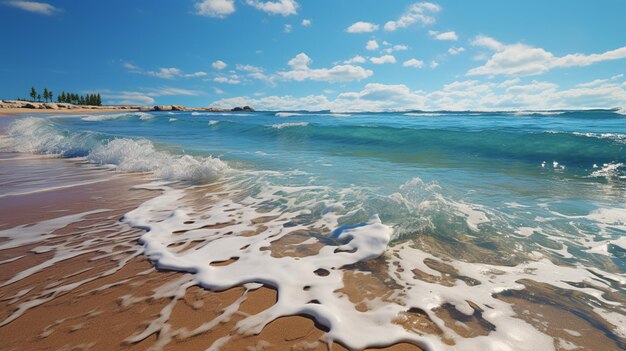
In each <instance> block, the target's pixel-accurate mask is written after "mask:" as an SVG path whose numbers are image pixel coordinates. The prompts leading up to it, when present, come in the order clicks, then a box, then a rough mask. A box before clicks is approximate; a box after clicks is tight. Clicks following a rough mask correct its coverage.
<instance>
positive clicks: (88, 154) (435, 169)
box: [0, 110, 626, 350]
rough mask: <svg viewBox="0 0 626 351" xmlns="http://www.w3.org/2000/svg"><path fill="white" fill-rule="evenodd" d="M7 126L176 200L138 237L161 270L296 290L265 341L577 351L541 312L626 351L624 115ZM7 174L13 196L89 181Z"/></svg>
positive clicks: (268, 313)
mask: <svg viewBox="0 0 626 351" xmlns="http://www.w3.org/2000/svg"><path fill="white" fill-rule="evenodd" d="M0 122H1V123H2V125H1V126H0V128H2V132H1V133H2V134H1V136H0V151H2V152H10V153H19V154H42V155H51V156H54V157H63V158H72V159H76V160H79V161H80V165H77V166H76V167H83V168H85V169H86V170H90V169H91V170H93V169H96V168H97V169H102V168H105V169H106V172H109V173H110V174H111V176H115V175H116V174H119V173H120V172H122V173H136V172H140V173H146V174H148V176H149V177H151V179H152V180H153V181H152V182H151V183H150V184H147V185H145V187H147V188H150V189H154V190H158V191H159V194H160V195H158V196H156V197H155V198H153V199H151V200H148V201H147V202H145V203H143V204H141V205H140V206H139V207H137V208H135V209H133V210H132V211H130V212H128V213H127V214H126V215H125V216H124V217H123V218H122V219H121V221H122V222H123V223H124V224H125V225H128V226H132V227H135V228H141V229H144V230H145V231H146V232H145V234H143V236H142V237H141V239H140V243H138V244H137V245H142V246H143V248H144V251H143V254H144V255H146V256H147V257H148V258H150V260H152V261H153V262H154V264H155V265H156V266H157V267H158V268H159V269H162V270H173V271H180V272H189V273H192V275H193V277H194V280H193V285H200V286H201V287H204V288H206V289H210V290H225V289H228V288H231V287H234V286H247V287H248V288H251V289H253V288H255V287H256V286H260V285H259V284H262V285H265V286H269V287H272V288H274V289H276V290H277V291H278V300H277V302H276V304H275V305H274V306H272V307H271V308H269V309H267V310H265V311H263V312H260V313H258V314H253V315H250V316H247V317H246V318H245V319H244V320H243V321H242V322H241V323H240V325H239V328H240V329H241V330H244V331H246V332H258V331H260V330H261V329H262V328H263V327H264V326H265V325H267V324H268V323H270V322H271V321H273V320H275V319H277V318H279V317H281V316H289V315H307V316H310V317H312V318H314V319H315V320H316V321H317V323H318V324H320V325H322V326H324V327H325V328H326V336H325V338H326V339H327V340H332V341H337V342H340V343H342V344H343V345H346V346H348V347H350V348H356V349H360V348H365V347H374V346H385V345H390V344H393V343H396V342H401V341H408V342H412V343H415V344H417V345H419V346H421V347H422V348H424V349H428V350H551V349H567V347H569V346H570V345H569V344H568V343H569V341H566V340H564V339H562V338H561V339H559V338H558V337H555V336H554V335H551V333H550V332H549V331H548V330H547V327H546V326H545V323H546V322H545V321H543V320H542V319H541V318H534V319H533V318H529V317H528V316H525V313H524V308H523V307H520V306H522V305H520V301H524V302H525V303H540V304H547V305H551V306H557V307H559V308H562V309H564V310H567V311H568V312H570V313H573V314H574V315H576V316H577V317H578V318H581V319H582V320H584V321H586V322H588V323H589V324H590V325H592V326H593V328H595V329H596V330H597V331H599V332H600V333H601V334H602V335H604V337H606V339H607V340H608V341H607V342H609V343H613V344H614V345H615V347H616V348H617V349H626V341H625V338H626V292H625V287H626V201H625V200H626V116H625V115H624V113H623V111H620V110H585V111H550V112H545V111H522V112H446V111H443V112H421V111H413V112H376V113H374V112H372V113H332V112H279V111H273V112H262V111H261V112H227V113H215V112H128V113H118V114H88V115H73V116H72V115H62V116H61V115H59V116H55V115H50V116H46V117H22V118H17V119H6V121H0ZM0 173H2V174H0V180H3V179H4V180H3V181H4V184H5V185H4V186H3V187H1V188H0V197H6V196H12V195H15V194H24V193H29V192H37V191H41V190H42V189H46V188H47V187H53V188H59V187H61V188H62V187H63V186H66V185H68V184H73V183H75V182H77V181H88V180H86V179H84V178H81V179H79V180H77V179H76V177H75V175H71V176H68V177H64V176H63V175H62V174H61V175H58V176H55V177H53V178H51V179H50V181H49V182H46V183H41V182H34V181H33V182H29V181H20V182H9V181H7V179H10V170H6V169H5V170H2V172H0ZM23 230H25V231H27V228H26V229H23ZM0 234H1V232H0ZM0 236H1V235H0ZM357 293H360V294H365V295H366V297H365V298H362V299H360V300H359V301H357V300H358V299H355V298H354V296H355V294H357ZM526 315H528V313H526ZM542 323H543V324H542ZM425 325H426V326H425ZM468 331H470V332H468ZM572 333H583V332H582V331H573V332H572ZM572 335H575V334H572ZM579 335H580V334H579ZM570 336H571V335H570ZM559 347H560V348H559Z"/></svg>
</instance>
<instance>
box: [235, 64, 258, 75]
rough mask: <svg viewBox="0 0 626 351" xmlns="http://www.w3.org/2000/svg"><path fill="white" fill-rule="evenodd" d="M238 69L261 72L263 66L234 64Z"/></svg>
mask: <svg viewBox="0 0 626 351" xmlns="http://www.w3.org/2000/svg"><path fill="white" fill-rule="evenodd" d="M235 67H236V68H237V69H238V70H240V71H246V72H257V73H259V72H263V68H262V67H257V66H252V65H241V64H237V65H236V66H235Z"/></svg>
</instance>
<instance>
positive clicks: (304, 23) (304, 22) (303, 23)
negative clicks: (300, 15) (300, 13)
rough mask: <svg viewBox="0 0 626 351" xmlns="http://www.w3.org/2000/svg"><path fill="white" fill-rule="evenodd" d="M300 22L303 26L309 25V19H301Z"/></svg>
mask: <svg viewBox="0 0 626 351" xmlns="http://www.w3.org/2000/svg"><path fill="white" fill-rule="evenodd" d="M300 24H302V26H303V27H310V26H311V20H310V19H303V20H302V22H301V23H300Z"/></svg>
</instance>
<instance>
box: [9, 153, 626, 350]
mask: <svg viewBox="0 0 626 351" xmlns="http://www.w3.org/2000/svg"><path fill="white" fill-rule="evenodd" d="M25 166H27V168H29V169H31V170H32V169H39V168H45V169H47V170H52V172H58V173H59V174H63V177H65V178H67V177H70V176H71V177H77V178H76V179H77V180H74V181H75V182H76V184H78V185H75V186H73V185H71V184H69V185H68V186H66V187H63V188H61V189H55V188H52V189H48V188H43V189H41V191H34V192H29V193H25V194H23V195H8V196H3V197H0V235H4V236H5V237H4V238H3V239H2V241H0V244H5V245H6V244H7V243H11V240H15V237H12V238H10V235H9V237H7V234H6V233H7V232H6V230H10V229H11V228H20V226H32V225H33V223H40V224H41V223H44V224H45V223H48V222H49V221H51V220H52V221H54V220H55V219H56V218H59V217H63V218H70V217H71V218H72V219H71V220H66V221H65V223H64V224H62V225H57V226H58V228H57V229H54V230H53V231H52V235H49V238H38V239H35V240H32V241H30V242H25V243H23V244H22V245H13V246H10V247H9V248H4V249H2V250H0V264H1V265H2V268H3V269H2V273H0V306H2V307H1V308H0V319H1V320H4V322H2V325H0V339H2V340H3V346H2V349H3V350H23V349H31V350H56V349H63V350H111V349H127V350H147V349H149V350H205V349H207V348H208V347H209V346H211V345H213V347H214V348H211V349H218V347H220V348H219V349H221V350H244V349H245V350H346V348H345V347H343V346H342V345H341V344H339V343H334V344H332V345H331V344H328V343H326V342H325V341H323V336H324V333H325V328H324V327H323V326H320V325H318V324H317V323H315V322H314V320H312V319H311V318H309V317H307V316H289V317H281V318H278V319H276V320H275V321H273V322H271V323H270V324H268V325H267V326H266V327H265V328H263V330H262V331H261V332H260V333H259V334H257V335H249V334H245V333H244V334H241V332H240V330H239V328H238V326H237V325H238V324H237V323H238V322H240V321H241V320H242V319H243V318H244V317H246V316H250V315H254V314H258V313H260V312H262V311H264V310H266V309H268V308H270V307H271V306H272V305H274V303H275V302H276V301H277V294H276V291H275V290H273V289H271V288H269V287H262V286H260V285H244V286H241V287H236V288H232V289H228V290H225V291H221V292H212V291H209V290H206V289H203V288H201V287H198V286H196V285H195V283H194V278H193V275H190V274H184V273H177V272H168V271H159V270H157V269H155V268H154V266H153V264H152V263H151V262H150V261H149V260H148V259H147V258H146V257H145V256H143V254H142V252H143V249H142V246H141V245H140V244H139V243H138V242H137V240H138V238H139V237H140V236H141V235H142V234H143V231H142V230H138V229H133V228H131V227H129V226H128V225H125V224H123V223H121V222H120V218H121V217H122V216H124V215H125V213H127V212H128V211H130V210H132V209H133V208H135V207H136V206H138V205H139V204H141V203H142V202H145V201H147V200H149V199H151V198H153V197H155V196H157V195H158V194H159V193H160V191H159V190H154V189H153V190H150V189H148V188H144V187H143V186H142V184H146V183H147V182H149V178H147V176H142V175H125V174H115V175H114V176H113V177H111V174H110V171H107V170H103V169H99V168H94V167H93V166H89V165H86V164H82V162H79V161H78V162H77V161H71V160H64V159H54V158H53V159H50V158H41V157H37V156H34V155H33V156H25V155H19V154H2V155H1V157H0V167H2V169H8V168H7V167H10V168H11V169H14V170H17V171H18V172H19V171H20V170H21V169H26V168H25ZM15 177H16V178H17V179H19V178H20V175H19V174H15ZM71 177H70V178H71ZM27 178H28V180H29V181H31V182H32V181H34V180H36V177H32V176H31V177H27ZM68 179H69V178H68ZM72 179H74V178H72ZM87 179H90V180H92V181H97V182H93V183H90V184H83V183H84V181H85V180H87ZM81 182H83V183H81ZM81 184H82V185H81ZM219 191H220V189H219V188H211V187H209V188H206V187H201V188H199V189H197V190H196V191H194V192H191V193H190V194H188V196H187V200H192V201H193V202H197V203H198V204H200V203H201V202H202V201H201V200H202V199H203V195H202V194H205V193H206V192H219ZM194 198H195V199H194ZM203 206H205V205H203ZM259 221H260V222H259V223H262V222H263V221H264V220H263V219H259ZM62 222H63V221H62ZM50 226H52V225H48V227H50ZM44 227H46V225H44ZM225 227H227V226H225ZM32 228H33V229H32V230H33V233H35V232H36V231H37V230H38V229H37V228H38V227H37V225H34V226H33V227H32ZM3 231H4V232H3ZM241 234H242V235H245V233H241ZM304 240H306V237H305V236H303V237H301V238H299V237H297V236H291V237H289V238H284V239H281V240H279V241H277V242H276V243H275V245H273V246H272V248H271V250H272V255H275V256H276V257H281V256H285V257H287V256H291V257H306V256H308V255H312V254H315V253H316V252H317V250H319V249H320V247H319V246H317V247H316V246H315V245H314V246H310V245H302V243H303V242H304ZM294 245H295V246H294ZM294 248H295V251H294ZM229 263H230V262H228V261H226V262H222V263H216V265H224V264H226V265H227V264H229ZM369 267H370V268H367V267H366V266H364V267H361V269H365V270H371V272H372V275H369V276H364V275H362V274H356V275H354V274H349V275H347V276H346V277H345V278H344V279H345V288H344V289H343V291H342V293H345V294H346V295H347V296H348V297H349V299H350V301H351V302H352V303H354V305H355V308H357V309H358V310H362V311H364V312H365V311H367V309H368V308H367V301H369V300H371V299H377V298H385V296H386V292H385V291H386V287H385V283H384V282H383V279H384V275H385V274H386V273H385V272H380V273H376V272H377V270H378V269H379V268H377V266H376V265H374V263H372V264H371V265H369ZM437 269H440V270H442V272H443V271H446V268H445V267H440V268H437ZM450 274H452V275H454V274H455V273H454V271H450ZM378 277H381V278H380V280H379V278H378ZM423 279H429V278H428V277H427V276H424V277H423ZM537 289H541V287H540V286H537ZM532 291H533V290H530V291H529V295H525V294H521V295H519V294H518V295H513V296H510V297H503V299H505V300H506V301H509V302H510V303H513V304H514V305H516V306H517V307H516V309H518V310H519V312H520V316H521V318H524V319H526V320H527V321H528V322H529V323H532V324H534V323H538V322H539V319H538V318H541V320H550V321H554V323H555V324H554V325H557V324H558V325H560V326H559V327H558V328H553V327H549V328H546V329H545V330H544V331H545V332H546V333H548V334H550V335H553V336H554V337H556V338H558V340H561V341H560V343H558V344H555V346H556V349H557V350H568V348H567V345H569V344H568V342H570V341H571V342H576V345H578V347H579V348H578V349H579V350H598V347H599V345H603V346H602V349H603V350H618V348H615V347H613V346H611V345H610V344H606V341H605V340H606V339H605V337H604V336H603V335H602V333H601V332H599V331H598V329H597V328H594V327H592V325H591V324H589V327H587V328H581V326H582V325H584V324H587V323H589V322H588V321H586V320H584V319H581V318H579V317H577V316H576V313H578V312H576V306H573V305H572V306H570V307H568V308H566V309H562V308H561V307H559V305H558V304H557V305H555V304H554V303H556V301H557V300H558V297H556V296H555V298H554V300H553V301H554V303H553V304H548V305H545V304H544V303H543V302H539V301H536V302H533V300H532V298H531V297H532V296H533V295H534V294H535V293H533V292H532ZM536 293H538V294H542V295H543V296H547V297H548V298H549V296H550V292H549V291H548V292H547V293H546V291H543V292H541V291H540V290H536ZM551 305H552V306H553V307H552V306H551ZM452 312H453V311H446V310H441V311H440V313H439V316H440V317H442V318H443V320H444V321H446V324H447V325H448V326H450V327H452V328H454V329H455V330H456V331H457V332H458V333H459V334H460V335H463V336H464V337H467V338H472V337H474V336H478V335H485V333H488V332H489V331H488V330H489V327H488V326H486V325H485V324H484V323H485V321H484V320H481V319H480V315H478V319H475V320H471V319H464V323H463V325H464V327H463V328H460V327H458V326H457V327H455V320H456V319H457V318H460V316H459V315H458V313H456V314H455V313H452ZM405 317H406V318H405V319H404V321H402V322H399V323H401V324H402V325H403V326H404V327H405V328H407V330H413V331H414V332H416V333H429V334H435V335H437V334H440V333H441V330H440V329H439V328H438V327H437V326H436V325H435V324H433V323H432V321H430V320H429V319H428V318H424V317H425V316H424V315H420V314H419V313H417V314H411V315H408V314H407V315H406V316H405ZM559 321H560V322H559ZM566 321H568V322H567V323H566ZM592 323H596V325H597V323H602V322H601V321H595V322H593V321H592ZM550 325H553V324H552V323H550ZM537 326H538V327H541V324H540V323H539V324H537ZM485 328H486V329H485ZM562 328H563V329H562ZM567 328H572V329H574V330H577V332H576V333H573V332H572V334H568V333H567V332H564V331H563V330H567ZM580 332H583V333H584V334H579V333H580ZM581 336H584V337H581ZM441 337H442V338H443V339H444V340H445V336H444V335H441ZM448 342H450V343H454V342H453V341H452V340H449V341H448ZM384 349H385V350H395V351H400V350H403V351H404V350H420V348H419V347H417V346H415V345H411V344H408V343H401V344H397V345H393V346H390V347H387V348H384Z"/></svg>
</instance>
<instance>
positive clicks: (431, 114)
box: [404, 112, 446, 117]
mask: <svg viewBox="0 0 626 351" xmlns="http://www.w3.org/2000/svg"><path fill="white" fill-rule="evenodd" d="M445 115H446V114H445V113H436V112H407V113H405V114H404V116H408V117H439V116H445Z"/></svg>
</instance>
